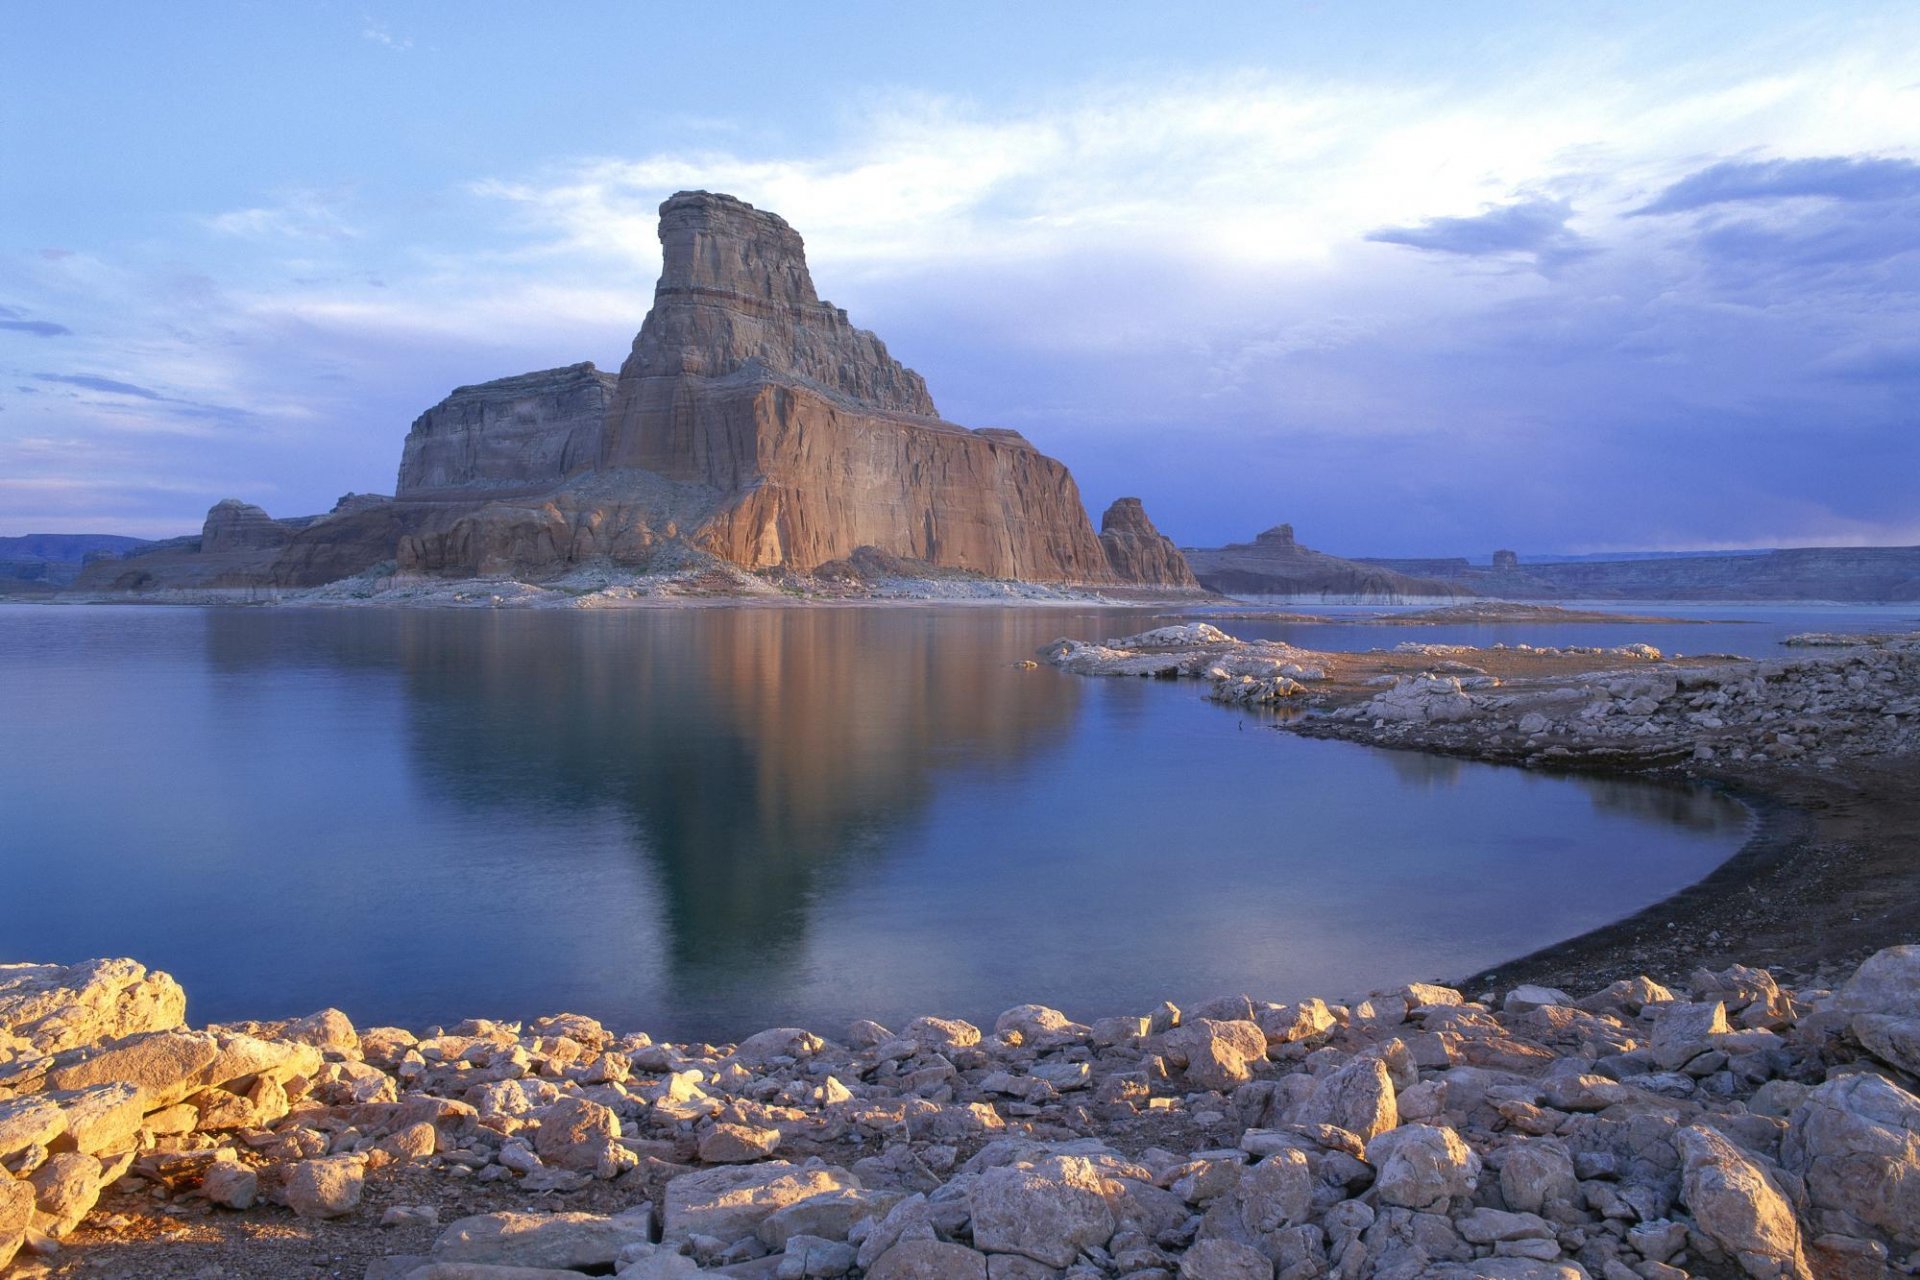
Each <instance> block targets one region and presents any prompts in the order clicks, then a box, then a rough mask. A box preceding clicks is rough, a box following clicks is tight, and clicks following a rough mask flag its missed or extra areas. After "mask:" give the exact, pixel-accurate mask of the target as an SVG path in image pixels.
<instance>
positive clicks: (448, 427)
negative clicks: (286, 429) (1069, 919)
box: [78, 191, 1198, 591]
mask: <svg viewBox="0 0 1920 1280" xmlns="http://www.w3.org/2000/svg"><path fill="white" fill-rule="evenodd" d="M660 241H661V245H662V250H663V252H662V269H661V274H660V281H659V284H658V285H657V287H656V288H655V291H654V302H653V308H652V310H651V311H650V312H649V313H648V314H647V317H646V320H645V322H644V323H643V324H642V325H641V328H640V333H639V336H638V337H636V338H635V339H634V343H633V351H632V353H631V354H630V355H629V356H628V357H627V360H626V363H625V364H624V365H623V366H622V367H621V370H620V373H619V376H618V377H614V376H612V375H609V374H607V373H604V372H602V371H600V370H598V369H596V368H595V367H594V366H593V365H592V364H576V365H572V366H569V367H566V368H562V369H550V370H546V371H543V372H537V373H527V374H521V375H519V376H517V377H512V378H503V379H499V380H497V381H494V382H488V383H483V384H480V385H478V386H469V387H461V388H459V389H457V390H456V391H454V392H453V394H452V395H450V396H448V397H447V398H446V399H445V400H443V401H442V402H440V403H439V404H437V405H435V406H434V407H433V408H431V409H429V410H428V411H427V412H426V413H424V414H422V415H421V416H420V417H419V418H418V419H417V420H416V421H415V422H414V424H413V428H412V430H411V431H410V432H409V433H408V435H407V439H406V443H405V446H404V449H403V452H402V455H401V461H400V469H399V476H398V484H397V487H396V490H395V494H394V497H393V498H392V499H385V498H381V497H378V496H374V495H363V494H362V495H348V497H347V498H345V499H343V500H342V502H341V505H340V506H338V507H336V508H335V509H334V510H333V511H332V512H329V513H328V514H326V515H323V516H319V517H307V518H303V519H297V520H274V519H272V518H271V517H269V516H268V515H267V513H266V512H264V511H262V510H260V509H259V508H258V507H253V506H249V505H247V504H245V503H241V502H238V501H235V500H232V499H229V500H227V501H225V502H222V503H220V504H219V505H217V506H215V507H214V508H213V510H212V511H211V512H209V513H208V517H207V523H206V527H205V529H204V530H203V532H202V534H201V536H200V537H199V538H198V539H194V538H185V539H175V540H173V541H171V542H168V543H161V544H156V545H155V546H154V547H152V548H150V549H143V550H142V551H140V552H139V553H137V554H134V555H130V556H128V557H127V558H124V559H117V560H104V561H101V562H99V563H96V564H94V565H92V566H90V567H89V568H88V569H87V570H86V571H85V572H84V573H83V574H82V575H81V579H80V582H79V584H78V585H79V587H80V588H81V589H83V590H121V591H126V590H147V589H151V588H157V587H191V588H202V587H307V586H317V585H321V584H324V583H327V582H332V581H336V580H338V579H341V578H346V577H350V576H353V575H355V574H360V573H365V572H367V571H368V570H371V569H374V568H375V567H376V566H382V565H384V564H386V563H388V562H391V563H392V564H393V566H394V569H395V571H397V572H398V573H401V574H413V575H422V576H433V577H453V578H458V577H472V576H481V575H486V576H492V575H507V576H514V577H521V578H526V579H529V580H540V579H543V578H551V577H554V576H558V575H560V574H564V573H566V572H568V571H570V570H572V569H574V568H576V567H579V566H582V565H587V564H591V563H611V564H613V565H617V566H622V567H627V568H631V569H633V570H636V571H645V570H647V569H648V568H650V567H654V566H665V565H682V564H684V563H686V561H687V558H688V554H689V553H692V554H693V555H694V556H695V557H696V558H697V557H698V556H700V555H710V556H713V557H717V558H718V559H719V560H721V561H726V562H731V564H733V565H737V566H740V567H742V568H744V569H749V570H784V571H791V572H795V573H799V574H810V573H812V572H813V571H815V570H817V569H820V568H821V567H822V566H829V565H836V564H843V563H846V562H848V561H849V560H851V559H853V558H854V553H855V552H857V551H870V552H877V553H879V554H880V556H881V557H884V558H885V559H886V560H887V561H888V562H890V563H897V562H905V563H906V564H907V565H908V566H910V567H920V568H924V569H927V570H929V571H951V570H958V571H964V572H969V573H975V574H979V575H982V576H984V577H988V578H999V579H1015V580H1022V581H1027V582H1038V583H1059V584H1077V585H1086V586H1094V587H1126V586H1145V587H1154V588H1164V589H1170V590H1182V591H1194V590H1197V589H1198V585H1197V584H1196V583H1195V581H1194V578H1193V575H1192V573H1191V572H1190V571H1189V570H1188V568H1187V565H1186V562H1185V559H1184V558H1183V557H1182V555H1181V553H1180V552H1179V550H1178V549H1177V548H1176V547H1175V546H1174V545H1173V543H1172V542H1171V541H1169V540H1168V539H1166V538H1164V537H1163V536H1161V535H1160V534H1159V532H1158V531H1157V530H1155V529H1154V527H1153V525H1152V522H1151V521H1149V520H1148V519H1147V518H1146V514H1145V512H1144V511H1143V510H1142V509H1141V507H1140V504H1139V501H1138V500H1137V499H1123V500H1122V501H1121V502H1120V503H1116V504H1115V506H1114V508H1113V509H1112V510H1110V511H1109V512H1108V513H1107V516H1106V520H1105V521H1104V526H1105V527H1104V531H1103V533H1101V534H1099V535H1096V534H1095V533H1094V530H1093V526H1092V524H1091V522H1090V521H1089V520H1088V518H1087V512H1086V509H1085V507H1084V506H1083V505H1082V502H1081V498H1080V492H1079V489H1078V487H1077V486H1076V485H1075V484H1074V481H1073V477H1072V475H1071V474H1069V473H1068V471H1067V468H1066V467H1065V466H1064V465H1062V464H1061V463H1060V462H1058V461H1056V460H1055V459H1053V458H1050V457H1048V456H1046V455H1045V454H1043V453H1041V452H1040V451H1039V450H1037V449H1035V448H1034V447H1033V445H1031V444H1030V443H1029V442H1028V441H1027V440H1026V439H1025V438H1024V437H1022V436H1021V435H1020V434H1019V433H1018V432H1015V431H1010V430H1003V429H996V428H980V429H977V430H969V429H968V428H966V427H961V426H957V425H955V424H953V423H951V422H947V421H945V420H943V419H942V418H941V417H940V416H939V413H938V411H937V410H936V409H935V408H934V404H933V400H932V398H931V397H930V396H929V395H928V393H927V388H926V383H925V382H924V381H923V380H922V379H921V377H920V375H919V374H917V373H915V372H914V371H913V370H911V369H908V368H907V367H906V366H904V365H902V364H901V363H900V362H899V361H897V360H895V359H894V358H893V357H892V356H890V355H889V354H888V353H887V349H886V346H885V344H884V343H882V342H881V341H880V339H879V338H878V337H876V336H875V335H873V334H872V333H870V332H868V331H866V330H864V329H858V328H855V327H854V326H853V325H852V324H851V323H850V322H849V321H848V319H847V314H846V312H845V311H843V310H841V309H839V308H837V307H835V306H833V305H832V304H831V303H829V302H825V301H823V300H821V298H820V297H819V295H818V294H817V293H815V291H814V285H813V278H812V276H811V274H810V273H809V271H808V269H807V261H806V253H805V248H804V246H803V244H802V242H801V239H800V236H799V234H798V233H797V232H795V231H794V229H793V228H792V227H790V226H788V225H787V223H786V222H785V221H784V220H782V219H781V218H779V217H777V216H775V215H774V214H771V213H767V212H765V211H762V210H758V209H755V208H754V207H753V206H752V205H749V204H746V203H743V202H742V201H739V200H736V199H734V198H733V197H731V196H726V195H716V194H711V193H708V192H704V191H691V192H688V191H683V192H681V193H679V194H677V195H675V196H673V197H671V198H670V199H668V200H667V201H666V203H664V204H663V205H661V207H660ZM870 558H871V557H870Z"/></svg>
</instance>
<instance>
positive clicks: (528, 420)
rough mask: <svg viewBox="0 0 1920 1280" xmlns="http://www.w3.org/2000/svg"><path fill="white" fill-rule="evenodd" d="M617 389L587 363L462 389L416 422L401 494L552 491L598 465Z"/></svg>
mask: <svg viewBox="0 0 1920 1280" xmlns="http://www.w3.org/2000/svg"><path fill="white" fill-rule="evenodd" d="M613 386H614V376H613V375H612V374H610V373H602V372H601V371H600V370H598V369H596V368H594V367H593V365H592V364H591V363H587V364H575V365H568V366H567V367H566V368H564V369H546V370H543V371H541V372H539V373H523V374H520V375H519V376H518V377H513V378H499V379H496V380H494V381H492V382H483V383H480V384H479V385H478V386H471V387H460V388H458V389H457V390H455V391H454V393H453V394H452V395H450V396H448V397H447V398H446V399H445V400H442V401H441V402H440V403H439V404H437V405H435V406H433V408H431V409H429V410H427V411H426V412H425V413H423V414H421V415H420V416H419V417H418V418H416V419H415V420H414V423H413V429H412V430H411V431H409V432H408V433H407V440H406V444H405V446H404V447H403V449H402V451H401V455H400V478H399V484H398V487H397V488H396V490H395V494H396V496H398V497H401V498H408V497H416V496H432V495H435V494H445V493H446V491H448V490H463V489H521V490H524V489H528V488H536V487H538V488H548V487H551V486H553V485H555V484H557V483H559V482H560V481H561V480H563V479H565V478H566V477H567V476H569V475H573V474H575V473H576V472H580V471H586V470H590V469H591V468H593V467H596V466H598V465H599V462H600V447H601V433H602V430H603V429H604V427H605V425H606V418H607V408H608V406H609V405H611V404H612V402H613Z"/></svg>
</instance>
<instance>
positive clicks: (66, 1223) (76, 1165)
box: [27, 1151, 105, 1240]
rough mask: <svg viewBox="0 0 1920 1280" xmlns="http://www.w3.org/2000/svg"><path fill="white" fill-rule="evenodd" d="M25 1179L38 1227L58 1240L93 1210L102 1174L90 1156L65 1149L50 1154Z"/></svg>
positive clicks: (102, 1177) (98, 1165) (97, 1163)
mask: <svg viewBox="0 0 1920 1280" xmlns="http://www.w3.org/2000/svg"><path fill="white" fill-rule="evenodd" d="M27 1181H29V1182H30V1183H32V1184H33V1198H34V1207H35V1208H36V1209H37V1210H38V1211H39V1213H40V1218H39V1226H40V1229H41V1230H42V1231H44V1232H46V1233H47V1234H48V1235H50V1236H52V1237H53V1238H54V1239H55V1240H58V1239H61V1238H62V1237H63V1236H65V1235H66V1234H67V1233H68V1232H70V1231H72V1230H73V1229H74V1228H75V1227H77V1226H79V1225H80V1220H81V1219H82V1218H84V1217H86V1216H87V1214H88V1213H90V1212H92V1210H93V1206H94V1205H95V1204H96V1203H97V1202H98V1201H99V1199H100V1190H101V1188H102V1187H103V1186H104V1185H105V1174H104V1171H103V1170H102V1168H101V1165H100V1162H99V1161H98V1160H96V1159H94V1158H93V1157H92V1156H85V1155H81V1154H80V1153H79V1152H77V1151H68V1152H62V1153H61V1154H59V1155H56V1156H53V1157H51V1158H50V1159H49V1160H48V1161H47V1162H46V1163H45V1164H43V1165H41V1166H40V1167H39V1168H38V1169H35V1170H34V1171H33V1173H32V1175H31V1176H30V1177H29V1178H28V1179H27Z"/></svg>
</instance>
